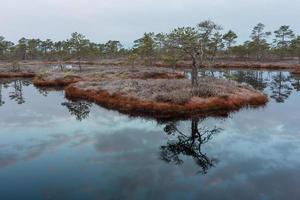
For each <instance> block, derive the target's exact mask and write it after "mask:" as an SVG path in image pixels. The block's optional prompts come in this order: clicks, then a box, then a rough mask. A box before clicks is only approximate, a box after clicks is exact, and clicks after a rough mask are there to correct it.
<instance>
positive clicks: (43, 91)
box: [38, 88, 49, 97]
mask: <svg viewBox="0 0 300 200" xmlns="http://www.w3.org/2000/svg"><path fill="white" fill-rule="evenodd" d="M38 92H39V93H40V94H41V95H43V96H44V97H46V96H48V94H49V92H48V90H46V89H42V88H38Z"/></svg>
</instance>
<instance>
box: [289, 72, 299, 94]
mask: <svg viewBox="0 0 300 200" xmlns="http://www.w3.org/2000/svg"><path fill="white" fill-rule="evenodd" d="M291 78H292V86H293V87H294V90H296V91H297V92H300V76H299V75H294V76H292V77H291Z"/></svg>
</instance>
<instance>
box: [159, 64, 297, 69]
mask: <svg viewBox="0 0 300 200" xmlns="http://www.w3.org/2000/svg"><path fill="white" fill-rule="evenodd" d="M155 66H156V67H172V66H170V65H168V64H164V63H157V64H156V65H155ZM202 67H204V68H207V67H213V68H231V69H266V70H268V69H269V70H282V69H295V68H300V65H299V64H292V63H283V62H277V63H276V62H274V63H262V62H219V63H214V64H203V66H202ZM176 68H192V64H191V63H189V62H179V63H178V64H176Z"/></svg>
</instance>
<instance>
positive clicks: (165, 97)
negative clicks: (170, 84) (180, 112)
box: [155, 92, 192, 105]
mask: <svg viewBox="0 0 300 200" xmlns="http://www.w3.org/2000/svg"><path fill="white" fill-rule="evenodd" d="M191 97H192V96H191V93H190V92H180V93H178V92H170V93H161V94H158V95H156V97H155V100H156V101H159V102H164V103H174V104H180V105H183V104H186V103H188V102H189V101H190V100H191Z"/></svg>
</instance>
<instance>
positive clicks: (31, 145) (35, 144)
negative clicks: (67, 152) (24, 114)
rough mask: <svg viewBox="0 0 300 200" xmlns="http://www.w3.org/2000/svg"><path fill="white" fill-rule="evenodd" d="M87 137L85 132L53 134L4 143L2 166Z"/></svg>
mask: <svg viewBox="0 0 300 200" xmlns="http://www.w3.org/2000/svg"><path fill="white" fill-rule="evenodd" d="M85 137H86V136H85V135H83V134H74V135H65V134H52V135H48V136H47V137H45V138H43V139H31V140H27V141H23V142H22V143H19V144H10V145H8V144H6V145H3V148H1V153H0V167H5V166H7V165H10V164H14V163H16V162H20V161H25V160H31V159H34V158H36V157H38V156H40V155H42V154H43V153H46V152H49V151H52V150H55V149H56V148H58V147H59V146H61V145H65V144H67V143H70V142H72V141H81V140H83V139H85Z"/></svg>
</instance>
